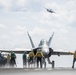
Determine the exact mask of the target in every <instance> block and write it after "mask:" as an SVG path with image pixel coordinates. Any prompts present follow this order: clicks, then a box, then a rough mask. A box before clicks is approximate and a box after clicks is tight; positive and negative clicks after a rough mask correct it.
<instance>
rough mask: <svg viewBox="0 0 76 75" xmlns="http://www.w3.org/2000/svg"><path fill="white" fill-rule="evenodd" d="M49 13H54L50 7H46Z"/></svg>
mask: <svg viewBox="0 0 76 75" xmlns="http://www.w3.org/2000/svg"><path fill="white" fill-rule="evenodd" d="M46 10H47V11H48V12H50V13H55V12H54V11H53V10H52V9H46Z"/></svg>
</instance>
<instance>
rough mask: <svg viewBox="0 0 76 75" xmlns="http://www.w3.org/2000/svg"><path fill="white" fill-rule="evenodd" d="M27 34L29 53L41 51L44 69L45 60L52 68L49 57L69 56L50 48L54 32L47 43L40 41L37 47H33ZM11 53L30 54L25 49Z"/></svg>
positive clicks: (67, 53)
mask: <svg viewBox="0 0 76 75" xmlns="http://www.w3.org/2000/svg"><path fill="white" fill-rule="evenodd" d="M27 34H28V37H29V39H30V42H31V45H32V49H30V51H31V50H33V52H34V54H36V52H37V50H38V49H41V51H42V53H43V55H44V64H45V67H46V60H45V59H47V61H48V63H49V64H52V67H53V68H54V61H52V62H51V61H50V57H51V56H52V55H58V56H60V55H70V53H69V52H62V51H61V52H60V51H54V50H53V49H52V48H51V47H50V44H51V41H52V38H53V36H54V32H53V34H52V36H51V37H50V38H49V40H48V41H46V40H44V39H42V40H41V41H40V43H39V45H38V47H35V45H34V43H33V41H32V38H31V36H30V35H29V33H28V32H27ZM0 51H1V52H11V51H9V50H0ZM12 51H13V52H15V53H20V54H23V53H24V52H25V51H26V52H27V54H28V53H29V52H30V51H28V50H26V49H25V50H12Z"/></svg>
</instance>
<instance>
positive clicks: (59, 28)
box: [0, 0, 76, 51]
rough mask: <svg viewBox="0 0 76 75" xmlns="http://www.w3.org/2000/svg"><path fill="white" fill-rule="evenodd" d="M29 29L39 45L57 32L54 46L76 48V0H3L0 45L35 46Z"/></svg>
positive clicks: (6, 46) (22, 47) (14, 47)
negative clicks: (30, 39)
mask: <svg viewBox="0 0 76 75" xmlns="http://www.w3.org/2000/svg"><path fill="white" fill-rule="evenodd" d="M46 8H49V9H52V10H53V11H55V12H56V13H53V14H51V13H49V12H47V11H46ZM27 31H28V32H29V34H30V35H31V37H32V39H33V42H34V44H35V46H36V47H37V45H38V44H39V41H40V40H41V39H46V40H49V37H50V36H51V35H52V33H53V32H55V35H54V37H53V40H52V43H51V46H50V47H52V48H53V49H63V50H64V51H74V50H76V0H0V49H30V48H32V47H31V44H30V41H29V38H28V35H27Z"/></svg>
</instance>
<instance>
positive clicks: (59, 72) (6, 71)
mask: <svg viewBox="0 0 76 75" xmlns="http://www.w3.org/2000/svg"><path fill="white" fill-rule="evenodd" d="M0 75H76V69H72V68H55V69H52V68H46V69H37V68H31V69H30V68H24V69H23V68H0Z"/></svg>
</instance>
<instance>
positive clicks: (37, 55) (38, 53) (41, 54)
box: [36, 52, 44, 57]
mask: <svg viewBox="0 0 76 75" xmlns="http://www.w3.org/2000/svg"><path fill="white" fill-rule="evenodd" d="M36 57H44V56H43V53H42V52H37V53H36Z"/></svg>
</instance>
